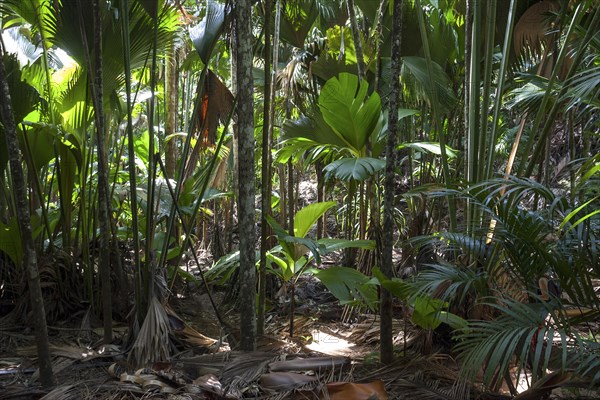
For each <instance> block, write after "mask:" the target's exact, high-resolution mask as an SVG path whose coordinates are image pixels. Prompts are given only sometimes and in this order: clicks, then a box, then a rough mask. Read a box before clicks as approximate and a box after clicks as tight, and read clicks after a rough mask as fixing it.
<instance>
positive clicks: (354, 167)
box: [325, 157, 385, 181]
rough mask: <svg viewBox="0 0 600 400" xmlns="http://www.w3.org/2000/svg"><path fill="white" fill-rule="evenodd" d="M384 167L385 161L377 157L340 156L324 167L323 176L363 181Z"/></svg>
mask: <svg viewBox="0 0 600 400" xmlns="http://www.w3.org/2000/svg"><path fill="white" fill-rule="evenodd" d="M384 168H385V161H384V160H380V159H378V158H371V157H360V158H342V159H340V160H336V161H334V162H332V163H330V164H328V165H327V166H326V167H325V178H327V179H329V178H331V177H336V178H337V179H340V180H342V181H349V180H352V179H353V180H356V181H364V180H365V179H368V178H370V177H371V176H373V175H375V174H376V173H377V172H379V171H381V170H382V169H384Z"/></svg>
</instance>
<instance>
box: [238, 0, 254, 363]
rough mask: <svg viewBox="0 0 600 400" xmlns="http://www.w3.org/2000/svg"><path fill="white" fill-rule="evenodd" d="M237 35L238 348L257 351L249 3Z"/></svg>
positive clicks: (243, 4)
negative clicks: (239, 315)
mask: <svg viewBox="0 0 600 400" xmlns="http://www.w3.org/2000/svg"><path fill="white" fill-rule="evenodd" d="M235 6H236V9H235V12H236V15H235V26H236V34H237V44H238V46H237V49H236V51H237V83H238V88H237V89H238V90H237V96H238V103H237V123H238V157H239V166H238V168H239V170H238V174H239V197H238V213H239V217H238V225H239V234H240V297H241V302H240V303H241V306H240V313H241V320H240V324H241V326H240V329H241V336H242V337H241V349H242V350H245V351H253V350H254V349H255V348H256V308H255V305H256V296H255V295H256V266H255V263H256V255H255V250H254V248H255V237H256V234H255V232H254V228H255V225H254V194H255V188H254V181H255V176H254V144H255V143H254V107H253V106H254V104H253V89H254V83H253V80H252V25H251V23H252V3H251V1H250V0H238V1H236V3H235Z"/></svg>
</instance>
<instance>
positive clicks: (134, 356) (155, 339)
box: [129, 297, 171, 366]
mask: <svg viewBox="0 0 600 400" xmlns="http://www.w3.org/2000/svg"><path fill="white" fill-rule="evenodd" d="M169 333H170V327H169V317H168V315H167V312H166V311H165V308H164V307H163V305H162V304H161V303H160V302H159V301H158V299H157V298H156V297H152V298H151V300H150V305H149V307H148V313H147V314H146V318H145V319H144V323H143V324H142V327H141V329H140V331H139V333H138V335H137V337H136V339H135V342H134V343H133V347H132V349H131V352H130V354H129V362H130V363H131V364H132V365H137V366H145V365H147V364H149V363H151V362H154V361H167V360H168V359H169V356H170V345H171V343H170V339H169Z"/></svg>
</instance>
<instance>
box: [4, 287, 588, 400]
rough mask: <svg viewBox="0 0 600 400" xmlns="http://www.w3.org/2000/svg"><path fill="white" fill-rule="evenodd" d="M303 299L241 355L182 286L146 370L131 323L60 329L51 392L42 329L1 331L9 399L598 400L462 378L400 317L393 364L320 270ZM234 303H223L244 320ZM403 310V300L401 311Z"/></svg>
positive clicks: (198, 298) (369, 326)
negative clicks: (165, 338)
mask: <svg viewBox="0 0 600 400" xmlns="http://www.w3.org/2000/svg"><path fill="white" fill-rule="evenodd" d="M225 295H226V293H225V292H216V293H214V297H215V300H216V301H217V302H218V303H219V304H226V302H225V301H224V300H225V297H226V296H225ZM296 296H297V301H298V305H297V308H296V313H295V318H294V336H293V337H290V336H289V314H288V312H287V311H288V310H289V307H288V306H289V304H286V303H285V301H282V302H281V303H280V304H276V305H274V306H273V307H272V309H271V310H270V311H269V313H268V317H267V325H266V332H265V335H264V336H262V337H261V338H260V339H259V341H258V347H257V350H256V351H255V352H247V353H242V352H239V351H235V350H231V349H230V347H229V344H228V343H227V342H226V340H227V337H226V336H224V333H223V328H221V327H220V326H219V323H218V321H217V318H216V315H215V313H214V311H213V310H212V309H211V307H210V306H208V305H209V304H210V302H209V301H208V298H207V294H206V293H199V291H198V290H191V289H190V288H186V287H182V288H180V290H179V293H177V294H176V295H175V296H173V297H172V298H171V301H170V302H169V307H167V309H168V310H169V311H168V315H169V319H170V321H171V324H170V325H171V329H172V332H171V335H170V338H171V346H172V348H171V351H172V356H171V357H170V358H169V359H168V360H167V361H165V362H156V363H153V364H150V365H148V367H147V368H144V369H137V370H136V369H135V368H133V367H132V366H131V365H130V364H129V363H128V359H127V349H128V348H131V345H130V344H128V343H127V342H128V340H127V337H128V330H129V328H128V327H127V326H121V325H117V326H115V330H114V333H115V339H114V342H113V344H111V345H109V346H104V345H102V344H101V340H102V328H100V327H99V326H100V325H99V324H98V323H97V322H98V321H91V323H89V322H87V323H86V322H85V318H82V319H80V320H71V321H68V322H67V321H65V322H64V323H63V324H60V325H58V326H51V327H50V333H51V337H50V339H51V344H52V355H53V363H54V370H55V374H56V377H57V386H56V387H55V388H54V389H53V390H51V391H50V390H46V389H43V388H41V387H40V386H39V384H38V382H37V371H36V359H35V354H36V349H35V338H34V335H33V332H31V331H30V330H28V329H27V328H25V327H23V326H12V327H3V329H2V330H1V331H0V345H1V348H2V351H1V352H0V400H4V399H23V400H24V399H44V400H67V399H123V400H125V399H177V400H183V399H190V400H192V399H245V398H254V399H273V400H275V399H333V400H342V399H356V400H360V399H364V400H367V399H369V400H375V399H388V398H389V399H412V400H414V399H482V400H485V399H489V400H500V399H507V400H508V399H513V398H514V399H516V400H521V399H530V400H534V399H543V398H553V399H592V398H600V397H598V395H597V393H590V392H585V391H582V390H576V389H569V390H565V389H555V390H554V391H553V392H551V391H548V390H546V391H543V392H536V391H535V390H532V389H530V390H529V392H526V393H525V394H522V395H521V397H513V396H509V395H508V394H506V393H505V394H495V393H485V392H482V391H480V390H479V389H480V387H479V386H478V385H477V384H473V383H471V382H467V381H465V380H464V379H461V377H460V374H459V368H458V365H457V363H456V361H455V360H454V358H453V357H452V356H451V354H450V352H449V351H444V349H443V347H440V346H439V345H438V344H439V343H440V340H439V339H440V338H442V336H443V335H442V336H440V335H439V334H438V333H435V332H434V333H431V332H430V333H426V332H424V331H419V330H417V329H415V328H413V327H412V325H411V324H410V322H409V321H405V320H404V319H402V318H398V319H395V320H394V331H395V332H397V333H398V334H397V336H396V337H395V344H396V348H397V356H398V357H397V361H396V362H395V363H394V364H392V365H386V366H383V365H381V364H380V363H379V361H378V359H379V353H378V342H379V329H378V326H379V322H378V316H376V315H374V314H371V313H369V312H368V311H367V310H358V309H350V308H347V307H342V306H340V305H339V304H338V302H337V301H336V300H335V299H333V298H332V296H331V295H330V294H329V293H328V292H327V291H326V289H325V288H324V287H323V286H322V285H321V284H320V283H319V282H318V281H317V280H316V279H315V278H311V277H307V278H306V279H302V280H301V281H300V282H299V285H298V289H297V291H296ZM232 310H233V308H232V307H230V308H228V307H227V306H224V307H221V308H220V309H219V311H220V312H221V313H222V315H221V316H222V318H224V319H226V320H227V322H228V324H230V325H231V326H236V324H237V323H236V320H237V318H238V317H237V316H236V314H235V313H234V312H233V311H232ZM400 310H401V308H400V307H399V305H398V307H397V310H396V311H397V312H396V315H397V316H401V315H402V313H401V312H400ZM86 326H88V328H86ZM404 332H406V336H404V334H403V333H404ZM232 333H233V336H234V337H235V336H236V332H235V331H234V332H232ZM432 335H433V336H432ZM222 336H223V337H222ZM220 337H222V340H220V339H219V338H220ZM442 342H443V341H442ZM436 343H437V344H436ZM446 350H448V349H446ZM526 385H527V383H526V382H525V380H523V382H522V386H526ZM526 389H527V387H521V390H526ZM533 389H535V388H533ZM527 393H529V394H531V396H527V395H526V394H527ZM544 396H551V397H544Z"/></svg>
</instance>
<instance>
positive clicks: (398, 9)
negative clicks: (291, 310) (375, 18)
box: [379, 0, 403, 364]
mask: <svg viewBox="0 0 600 400" xmlns="http://www.w3.org/2000/svg"><path fill="white" fill-rule="evenodd" d="M402 3H403V2H402V0H396V1H394V19H393V26H392V65H391V93H390V102H389V110H390V112H389V117H388V118H389V119H388V127H389V132H388V137H387V142H386V148H385V163H386V165H385V182H384V188H385V197H384V203H383V232H384V234H383V235H382V236H383V256H382V265H381V272H383V274H385V275H386V276H387V277H392V276H393V259H392V251H393V247H394V214H393V213H394V189H395V185H394V177H395V167H396V136H397V135H398V112H397V110H398V107H399V105H400V100H401V97H400V96H401V91H400V90H401V88H400V54H401V49H402V17H403V16H402ZM380 296H381V297H380V305H379V309H380V314H381V323H380V333H379V337H380V342H381V344H380V359H381V362H382V363H385V364H390V363H392V362H393V361H394V347H393V341H392V335H393V332H392V295H391V293H390V292H388V291H387V290H386V289H384V288H381V295H380Z"/></svg>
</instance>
